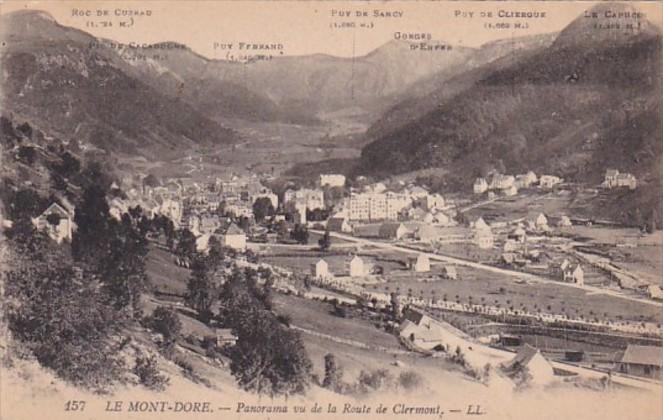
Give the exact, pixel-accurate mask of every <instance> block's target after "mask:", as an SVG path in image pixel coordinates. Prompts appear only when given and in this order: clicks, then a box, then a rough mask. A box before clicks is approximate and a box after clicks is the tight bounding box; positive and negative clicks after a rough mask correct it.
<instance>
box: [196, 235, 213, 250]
mask: <svg viewBox="0 0 663 420" xmlns="http://www.w3.org/2000/svg"><path fill="white" fill-rule="evenodd" d="M211 237H212V234H211V233H204V234H202V235H199V236H197V237H196V251H198V252H201V253H204V254H206V253H207V252H208V251H209V239H210V238H211Z"/></svg>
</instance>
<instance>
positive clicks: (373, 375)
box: [358, 369, 393, 391]
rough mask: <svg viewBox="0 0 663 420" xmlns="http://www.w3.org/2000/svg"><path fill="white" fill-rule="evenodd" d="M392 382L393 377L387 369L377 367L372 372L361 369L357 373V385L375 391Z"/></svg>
mask: <svg viewBox="0 0 663 420" xmlns="http://www.w3.org/2000/svg"><path fill="white" fill-rule="evenodd" d="M392 382H393V378H392V376H391V374H390V373H389V371H388V370H387V369H377V370H374V371H372V372H366V371H364V370H362V371H361V372H360V373H359V379H358V383H359V385H360V386H364V387H368V388H372V389H373V390H376V391H377V390H379V389H382V388H386V387H387V386H390V385H391V384H392Z"/></svg>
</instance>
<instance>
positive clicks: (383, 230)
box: [379, 223, 408, 240]
mask: <svg viewBox="0 0 663 420" xmlns="http://www.w3.org/2000/svg"><path fill="white" fill-rule="evenodd" d="M407 233H408V230H407V228H406V227H405V225H404V224H402V223H383V224H381V225H380V231H379V236H380V238H382V239H396V240H398V239H402V238H403V237H404V236H405V235H406V234H407Z"/></svg>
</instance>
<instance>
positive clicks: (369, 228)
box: [352, 223, 382, 238]
mask: <svg viewBox="0 0 663 420" xmlns="http://www.w3.org/2000/svg"><path fill="white" fill-rule="evenodd" d="M380 226H382V225H381V224H379V223H373V224H369V225H355V226H353V228H352V234H353V235H354V236H358V237H360V238H379V237H380Z"/></svg>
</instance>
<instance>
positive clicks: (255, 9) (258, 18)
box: [0, 0, 663, 59]
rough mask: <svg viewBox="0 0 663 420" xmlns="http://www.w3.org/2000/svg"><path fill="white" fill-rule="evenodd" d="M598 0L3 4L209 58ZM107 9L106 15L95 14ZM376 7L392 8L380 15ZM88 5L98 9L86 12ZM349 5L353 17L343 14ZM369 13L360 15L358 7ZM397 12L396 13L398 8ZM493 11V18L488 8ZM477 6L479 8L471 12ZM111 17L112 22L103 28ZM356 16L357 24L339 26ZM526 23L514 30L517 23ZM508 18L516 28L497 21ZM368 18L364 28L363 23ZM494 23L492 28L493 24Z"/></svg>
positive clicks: (427, 29) (443, 33)
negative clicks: (245, 48)
mask: <svg viewBox="0 0 663 420" xmlns="http://www.w3.org/2000/svg"><path fill="white" fill-rule="evenodd" d="M594 4H596V2H582V1H545V2H541V1H535V2H529V1H514V2H490V1H486V2H483V1H481V2H464V1H325V2H321V1H200V0H184V1H160V0H146V1H81V0H79V1H62V0H58V1H54V0H51V1H27V2H26V1H19V0H7V1H5V2H3V3H2V4H0V12H1V13H7V12H10V11H14V10H19V9H34V10H43V11H46V12H48V13H50V14H51V15H52V16H53V17H54V18H55V20H56V21H58V22H59V23H60V24H62V25H66V26H72V27H76V28H79V29H82V30H84V31H86V32H89V33H91V34H93V35H95V36H97V37H103V38H108V39H112V40H115V41H119V42H123V43H130V42H135V43H156V42H164V41H177V42H180V43H183V44H185V45H187V46H189V47H190V48H191V49H193V50H194V51H196V52H197V53H199V54H202V55H204V56H206V57H209V58H219V59H222V58H224V57H225V55H226V54H227V50H225V49H223V48H222V47H221V45H223V44H233V45H234V47H233V48H237V47H238V43H240V42H244V43H263V44H265V43H267V44H281V45H282V49H280V50H279V53H282V54H283V55H303V54H313V53H323V54H329V55H334V56H342V57H352V56H353V55H354V56H361V55H364V54H367V53H369V52H370V51H372V50H373V49H375V48H377V47H379V46H380V45H382V44H384V43H386V42H388V41H389V40H391V39H395V37H396V34H397V33H412V34H416V33H426V34H430V37H431V38H432V39H435V40H440V41H444V42H445V43H448V44H451V45H462V46H469V47H478V46H480V45H482V44H484V43H486V42H489V41H493V40H496V39H502V38H510V37H514V36H523V35H532V34H538V33H549V32H557V31H560V30H562V29H563V28H564V27H565V26H566V25H568V24H569V23H570V22H571V21H572V20H573V19H575V18H576V17H578V16H580V15H581V14H583V13H584V11H585V10H587V9H589V8H591V7H592V5H594ZM638 7H639V9H640V10H642V11H643V12H645V13H646V14H647V18H648V19H649V20H650V21H653V22H655V23H657V24H658V25H661V23H662V22H663V3H660V2H658V3H657V2H646V3H638ZM98 10H107V11H108V13H109V14H110V15H109V16H107V17H103V16H102V17H98V16H96V14H97V11H98ZM148 10H149V11H150V13H151V15H150V16H145V15H143V16H135V17H134V18H133V22H132V25H131V26H130V27H120V26H119V25H120V24H121V22H122V21H125V22H128V23H131V22H130V20H129V18H128V17H126V16H115V13H116V12H119V13H123V12H122V11H143V12H147V11H148ZM375 10H379V11H380V12H383V13H386V12H390V13H391V14H392V15H394V14H400V15H397V16H395V17H394V16H391V17H373V16H372V14H373V13H374V11H375ZM500 10H502V11H504V12H538V13H545V15H546V16H545V18H529V19H519V18H500V17H498V16H497V14H498V13H499V11H500ZM85 11H89V13H90V14H91V16H85V15H81V13H82V12H85ZM346 11H349V12H350V15H351V17H345V16H340V15H341V13H342V12H346ZM358 12H360V13H363V12H366V13H368V15H369V16H368V17H361V18H358V17H357V16H356V14H357V13H358ZM395 12H396V13H395ZM482 12H483V13H484V14H486V13H492V14H493V16H492V17H486V16H483V17H482V16H481V13H482ZM470 13H472V15H471V16H470ZM104 22H110V23H111V24H112V26H110V27H104V25H105V23H104ZM352 22H354V24H355V27H354V28H351V27H350V28H348V27H334V25H337V26H342V25H344V24H347V23H352ZM515 22H521V23H524V22H527V24H528V27H527V28H520V29H514V28H513V23H515ZM499 23H509V24H510V25H511V27H509V28H497V27H495V25H496V24H499ZM362 24H364V25H365V27H361V26H360V25H362ZM488 24H492V25H493V27H487V26H486V25H488Z"/></svg>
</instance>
